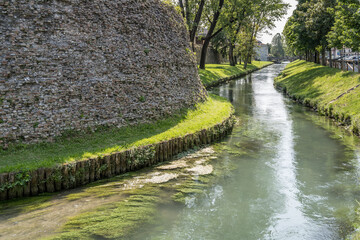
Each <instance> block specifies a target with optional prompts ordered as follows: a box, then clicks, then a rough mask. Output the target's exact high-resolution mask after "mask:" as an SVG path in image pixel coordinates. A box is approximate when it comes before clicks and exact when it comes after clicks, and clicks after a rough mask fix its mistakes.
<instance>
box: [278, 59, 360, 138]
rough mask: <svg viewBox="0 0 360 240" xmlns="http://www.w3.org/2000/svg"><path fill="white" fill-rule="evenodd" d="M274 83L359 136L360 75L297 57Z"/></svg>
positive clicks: (292, 96) (297, 99)
mask: <svg viewBox="0 0 360 240" xmlns="http://www.w3.org/2000/svg"><path fill="white" fill-rule="evenodd" d="M274 84H275V86H276V87H277V88H279V89H282V90H283V91H284V92H285V93H286V94H287V95H289V96H290V97H291V98H293V99H294V100H296V101H298V102H300V103H302V104H304V105H306V106H308V107H310V108H313V109H314V110H315V111H317V112H318V113H319V114H321V115H326V116H328V117H330V118H333V119H335V120H336V121H337V122H338V123H340V124H341V125H343V126H345V127H346V128H348V129H349V130H350V131H352V132H353V133H355V134H357V135H359V129H360V87H359V86H360V74H358V73H352V72H344V71H341V70H339V69H334V68H329V67H325V66H322V65H318V64H314V63H310V62H306V61H300V60H297V61H294V62H292V63H290V64H289V65H288V66H287V67H286V68H285V70H284V71H283V72H282V73H281V74H280V75H279V76H278V77H277V78H276V79H275V83H274Z"/></svg>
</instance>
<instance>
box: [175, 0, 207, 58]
mask: <svg viewBox="0 0 360 240" xmlns="http://www.w3.org/2000/svg"><path fill="white" fill-rule="evenodd" d="M204 5H205V0H179V1H178V6H179V7H180V10H181V14H182V16H183V17H184V19H185V22H186V25H187V27H188V29H189V39H190V42H191V45H192V50H193V51H195V46H194V41H195V36H196V32H197V30H198V27H199V24H200V21H201V16H202V13H203V10H204Z"/></svg>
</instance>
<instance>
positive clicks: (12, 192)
mask: <svg viewBox="0 0 360 240" xmlns="http://www.w3.org/2000/svg"><path fill="white" fill-rule="evenodd" d="M15 174H16V173H14V172H11V173H9V181H8V183H9V184H10V186H11V187H9V189H8V198H9V199H13V198H16V189H15V187H14V184H15Z"/></svg>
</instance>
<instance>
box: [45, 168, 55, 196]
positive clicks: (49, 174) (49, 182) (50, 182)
mask: <svg viewBox="0 0 360 240" xmlns="http://www.w3.org/2000/svg"><path fill="white" fill-rule="evenodd" d="M45 186H46V192H50V193H52V192H55V186H54V176H53V169H52V168H45Z"/></svg>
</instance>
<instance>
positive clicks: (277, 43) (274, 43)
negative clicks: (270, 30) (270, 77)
mask: <svg viewBox="0 0 360 240" xmlns="http://www.w3.org/2000/svg"><path fill="white" fill-rule="evenodd" d="M270 53H271V54H272V55H273V56H274V57H275V58H277V59H281V58H284V56H285V50H284V47H283V41H282V36H281V34H280V33H277V34H276V35H275V36H274V37H273V39H272V40H271V51H270Z"/></svg>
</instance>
